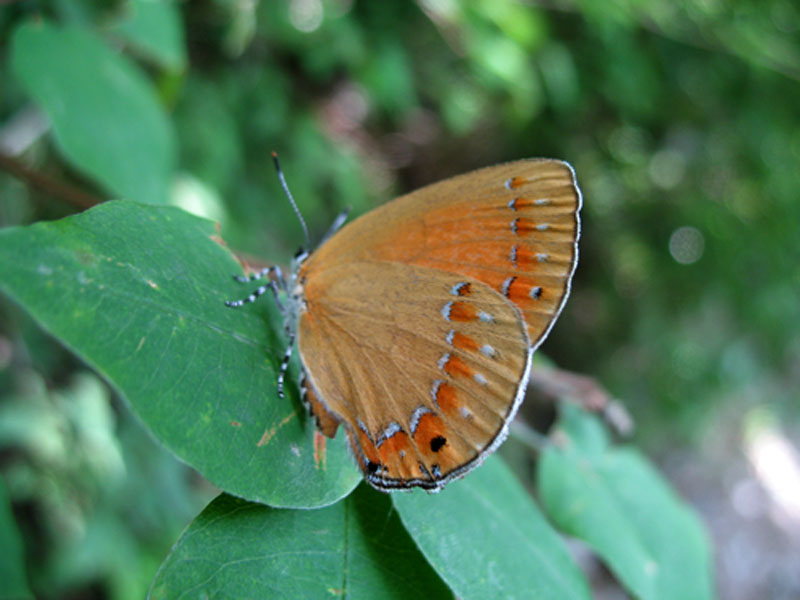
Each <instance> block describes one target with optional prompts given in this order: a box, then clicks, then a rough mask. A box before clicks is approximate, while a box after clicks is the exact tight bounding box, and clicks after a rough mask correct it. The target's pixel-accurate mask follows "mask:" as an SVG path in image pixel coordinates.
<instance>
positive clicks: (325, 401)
mask: <svg viewBox="0 0 800 600" xmlns="http://www.w3.org/2000/svg"><path fill="white" fill-rule="evenodd" d="M580 204H581V196H580V191H579V190H578V187H577V185H576V182H575V176H574V172H573V171H572V168H571V167H570V166H569V165H568V164H566V163H563V162H561V161H556V160H547V159H533V160H523V161H517V162H512V163H507V164H503V165H497V166H494V167H489V168H486V169H481V170H478V171H473V172H471V173H468V174H466V175H461V176H458V177H454V178H452V179H448V180H445V181H443V182H440V183H436V184H433V185H430V186H428V187H425V188H422V189H420V190H417V191H416V192H413V193H411V194H409V195H406V196H403V197H401V198H398V199H397V200H394V201H393V202H390V203H388V204H386V205H384V206H382V207H380V208H378V209H376V210H374V211H372V212H370V213H368V214H367V215H364V216H362V217H361V218H359V219H357V220H355V221H354V222H352V223H350V224H348V225H347V226H345V227H344V228H343V229H342V230H340V231H339V232H338V233H337V234H335V235H334V236H333V237H332V238H331V239H330V240H329V241H327V242H326V243H325V244H323V245H322V246H321V247H320V248H319V249H318V250H317V251H316V252H314V253H313V254H312V255H311V257H310V258H309V259H308V260H307V261H306V262H305V263H304V264H303V266H302V267H301V269H300V271H299V281H300V284H301V285H302V286H303V301H304V302H305V307H304V308H303V310H302V311H301V315H300V322H299V327H298V343H299V348H300V354H301V357H302V360H303V364H304V366H305V368H306V371H307V374H308V376H309V379H310V383H311V387H312V389H313V392H314V393H315V396H316V398H317V399H318V400H319V404H321V405H324V407H325V408H327V409H328V410H329V411H330V413H331V417H332V418H335V419H339V420H340V421H341V422H343V423H344V424H345V425H346V426H347V430H348V436H349V438H350V441H351V445H352V446H353V449H354V454H355V455H356V459H357V460H358V462H359V465H360V466H361V468H362V470H363V471H364V473H365V476H366V477H367V479H368V480H369V481H370V482H371V483H372V484H373V485H375V486H376V487H378V488H380V489H393V488H403V487H410V486H414V485H419V486H422V487H427V488H434V489H437V488H439V487H441V486H442V485H444V483H446V482H447V481H448V480H450V479H452V478H453V477H456V476H458V475H461V474H463V473H465V472H466V471H468V470H469V469H470V468H472V467H473V466H475V465H476V464H478V463H479V462H480V460H481V458H482V457H483V456H485V455H486V454H487V453H488V452H490V451H491V450H493V449H494V448H495V447H496V446H497V444H498V443H499V441H500V440H501V438H502V437H503V435H504V433H505V430H506V425H507V422H508V421H509V419H510V418H512V417H513V415H514V413H515V411H516V407H517V405H518V403H519V400H520V398H521V396H522V393H523V391H524V390H523V387H524V385H525V382H526V379H527V373H528V370H529V368H530V356H531V353H532V351H533V349H534V348H535V347H537V346H538V344H539V343H540V342H541V340H542V339H544V337H545V336H546V334H547V332H548V331H549V330H550V328H551V327H552V324H553V322H554V320H555V319H556V317H557V316H558V314H559V312H560V311H561V308H562V307H563V305H564V302H565V301H566V298H567V295H568V294H569V288H570V280H571V278H572V274H573V272H574V269H575V264H576V261H577V240H578V236H579V231H580V227H579V219H578V211H579V209H580ZM328 429H330V427H329V428H328Z"/></svg>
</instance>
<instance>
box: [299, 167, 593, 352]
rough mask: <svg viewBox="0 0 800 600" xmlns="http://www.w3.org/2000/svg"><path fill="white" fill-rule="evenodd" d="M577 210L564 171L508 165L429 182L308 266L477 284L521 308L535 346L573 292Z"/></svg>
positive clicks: (353, 228)
mask: <svg viewBox="0 0 800 600" xmlns="http://www.w3.org/2000/svg"><path fill="white" fill-rule="evenodd" d="M580 207H581V193H580V190H579V188H578V185H577V183H576V180H575V172H574V171H573V169H572V167H571V166H570V165H569V164H567V163H565V162H563V161H558V160H551V159H529V160H520V161H515V162H510V163H505V164H501V165H496V166H492V167H487V168H485V169H479V170H477V171H472V172H470V173H467V174H465V175H460V176H457V177H453V178H451V179H446V180H444V181H441V182H438V183H435V184H432V185H429V186H427V187H424V188H421V189H419V190H417V191H415V192H412V193H411V194H408V195H406V196H402V197H400V198H398V199H396V200H394V201H392V202H389V203H388V204H385V205H383V206H381V207H379V208H377V209H375V210H373V211H372V212H370V213H367V214H366V215H364V216H362V217H361V218H359V219H356V220H355V221H353V222H352V223H350V224H348V225H347V226H345V227H344V228H343V229H342V230H340V231H339V232H338V233H337V234H336V235H335V236H334V237H333V238H331V239H330V240H329V241H328V242H327V243H326V244H324V245H323V246H322V247H321V248H319V249H318V250H317V251H316V252H315V253H314V254H313V255H312V256H311V258H310V259H309V261H308V262H307V264H306V266H305V268H306V269H307V270H308V271H309V272H311V271H313V270H314V269H315V267H316V265H317V264H322V265H324V267H323V268H330V267H331V266H333V265H335V264H337V263H347V262H351V261H353V260H358V259H361V258H368V259H380V260H387V261H397V262H403V263H406V264H415V265H419V266H424V267H428V268H432V269H438V270H444V271H447V272H450V273H459V274H462V275H464V276H467V277H471V278H474V279H477V280H478V281H481V282H483V283H485V284H487V285H488V286H490V287H491V288H493V289H494V290H495V291H497V292H499V293H500V294H502V295H503V296H505V297H506V298H508V299H509V300H511V302H512V303H514V304H515V305H516V306H517V307H518V308H519V309H520V310H521V311H522V314H523V316H524V318H525V322H526V323H527V325H528V333H529V335H530V338H531V341H532V344H533V346H534V348H535V347H537V346H538V345H539V344H540V343H541V341H542V340H544V338H545V337H546V335H547V333H548V332H549V331H550V328H551V327H552V324H553V323H554V322H555V319H556V318H557V317H558V315H559V314H560V312H561V309H562V308H563V306H564V303H565V302H566V300H567V296H568V295H569V289H570V282H571V279H572V274H573V273H574V271H575V266H576V265H577V260H578V238H579V236H580V220H579V210H580Z"/></svg>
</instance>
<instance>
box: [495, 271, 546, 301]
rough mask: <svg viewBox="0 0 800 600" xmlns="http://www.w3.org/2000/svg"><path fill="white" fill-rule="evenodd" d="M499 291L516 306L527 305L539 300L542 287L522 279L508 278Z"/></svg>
mask: <svg viewBox="0 0 800 600" xmlns="http://www.w3.org/2000/svg"><path fill="white" fill-rule="evenodd" d="M499 291H500V292H501V293H502V294H503V295H504V296H505V297H506V298H508V299H509V300H511V301H512V302H513V303H514V304H516V305H521V304H527V303H529V302H535V301H537V300H539V299H541V297H542V294H543V290H542V287H541V286H539V285H536V284H535V283H533V282H532V281H530V280H528V279H526V278H524V277H516V276H514V277H509V278H508V279H506V281H504V282H503V285H502V286H500V288H499Z"/></svg>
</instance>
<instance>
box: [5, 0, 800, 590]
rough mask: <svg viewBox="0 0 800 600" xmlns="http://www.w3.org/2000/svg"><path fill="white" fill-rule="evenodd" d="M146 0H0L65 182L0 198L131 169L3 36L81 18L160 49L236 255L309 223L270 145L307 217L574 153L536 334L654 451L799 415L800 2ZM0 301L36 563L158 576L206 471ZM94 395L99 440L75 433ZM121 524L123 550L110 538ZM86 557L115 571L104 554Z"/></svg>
mask: <svg viewBox="0 0 800 600" xmlns="http://www.w3.org/2000/svg"><path fill="white" fill-rule="evenodd" d="M152 4H159V3H154V2H147V1H145V0H131V1H116V0H90V1H87V0H50V1H45V0H41V1H36V0H20V1H17V2H10V3H3V4H2V5H1V6H0V40H2V45H0V149H2V152H3V154H4V155H11V156H14V157H16V160H17V161H19V162H21V163H23V164H24V165H26V166H27V167H29V168H30V169H32V170H34V171H35V172H37V173H39V174H40V175H42V176H46V177H47V178H48V179H49V180H50V181H56V182H58V183H59V186H56V187H55V188H53V187H52V186H51V187H42V185H43V183H42V181H40V180H37V181H34V182H33V183H36V184H38V185H39V187H37V186H36V185H25V184H23V183H22V182H21V181H20V180H19V179H17V178H12V177H11V176H10V175H8V174H7V173H6V172H0V224H1V225H3V226H7V225H14V224H23V223H30V222H34V221H37V220H42V219H52V218H57V217H61V216H64V215H66V214H70V213H72V212H75V211H76V210H77V209H76V208H75V207H74V206H71V205H70V204H69V203H68V202H65V201H64V200H67V199H68V198H69V194H68V193H67V192H66V191H65V189H64V185H67V184H68V185H72V186H76V187H78V188H80V189H83V190H88V191H90V192H92V193H93V194H95V195H96V196H97V197H100V198H104V197H107V196H113V195H117V194H119V193H120V191H119V190H116V189H114V188H113V186H111V187H99V186H100V184H98V183H97V179H95V178H93V177H92V176H91V174H90V173H86V172H85V171H83V170H81V166H80V163H78V162H76V161H75V160H74V159H72V158H71V157H70V156H69V154H68V153H65V150H64V148H62V147H58V146H57V145H56V144H55V143H54V137H53V136H51V135H48V134H49V133H50V129H51V127H52V128H53V129H55V128H56V126H57V124H55V123H54V124H53V125H52V126H50V125H49V124H48V121H47V119H44V118H42V113H41V112H40V111H39V110H37V109H35V108H32V105H31V96H29V95H28V94H29V93H30V91H29V90H28V89H27V88H26V87H25V86H24V82H22V81H20V79H19V78H18V77H17V76H16V75H15V72H14V69H13V68H12V64H11V56H10V52H11V45H10V43H6V41H7V40H10V39H11V37H12V34H13V33H14V32H15V31H16V30H17V28H18V27H20V25H22V24H23V23H27V22H30V20H34V21H36V20H39V19H48V20H49V21H51V22H54V23H57V24H59V25H71V26H81V27H84V28H86V29H87V30H90V31H92V32H93V35H95V36H97V37H98V38H99V39H102V40H104V41H105V43H106V44H107V45H108V47H109V48H114V49H116V50H117V52H118V54H117V58H118V59H119V60H123V61H125V62H127V63H129V64H130V65H131V66H132V68H135V69H136V70H137V71H140V72H141V73H142V74H145V75H146V76H147V78H148V80H149V84H148V85H150V86H151V87H152V93H153V94H154V95H155V96H156V97H157V98H158V99H159V100H160V104H161V107H162V108H161V110H163V111H164V113H165V115H167V116H168V117H169V120H170V122H171V126H172V127H173V128H174V130H175V131H174V135H175V138H176V141H177V144H178V160H177V162H178V167H177V169H176V170H175V171H174V172H173V173H172V183H171V189H170V202H172V203H174V204H177V205H179V206H182V207H184V208H187V209H188V210H191V211H193V212H195V213H198V214H202V215H206V216H209V217H211V218H214V219H216V220H218V221H219V222H220V223H221V226H222V232H223V235H224V237H225V239H226V241H227V242H228V244H229V245H230V246H231V247H233V248H235V249H236V250H237V251H242V252H243V254H244V255H247V256H258V257H261V260H263V261H264V262H279V263H286V262H288V257H290V256H291V255H292V253H293V252H294V250H295V248H296V247H297V246H298V245H299V244H300V243H301V242H302V233H301V230H300V226H299V224H298V223H297V220H296V218H295V217H294V215H293V214H292V211H291V208H290V207H289V205H288V203H287V202H286V201H285V199H284V198H283V196H282V193H281V191H280V188H279V186H278V183H277V179H276V177H275V174H274V170H273V169H272V166H271V164H270V161H269V152H270V151H271V150H277V151H278V152H279V153H280V155H281V157H282V161H283V167H284V171H285V173H286V176H287V178H288V180H289V184H290V186H291V188H292V191H293V194H294V196H295V198H296V199H297V201H298V204H299V205H300V208H301V210H302V211H303V213H304V215H305V216H306V218H307V220H308V221H309V225H310V227H311V228H312V231H313V232H315V234H316V237H317V238H318V236H319V235H321V233H322V232H324V230H325V229H326V228H327V226H328V224H329V223H330V222H331V220H332V219H333V218H334V216H335V215H336V214H337V213H338V212H339V211H340V210H341V209H342V208H344V207H345V206H350V207H352V208H353V210H354V212H356V213H359V212H362V211H365V210H367V209H368V208H369V207H371V206H373V205H376V204H378V203H380V202H384V201H386V200H388V199H390V198H391V197H392V196H394V195H396V194H398V193H402V192H404V191H409V190H411V189H414V188H415V187H418V186H420V185H422V184H424V183H428V182H431V181H435V180H437V179H441V178H443V177H446V176H448V175H453V174H456V173H459V172H462V171H466V170H469V169H472V168H476V167H479V166H484V165H487V164H492V163H495V162H499V161H503V160H511V159H515V158H520V157H526V156H554V157H559V158H564V159H567V160H569V161H570V162H571V163H572V164H573V165H574V166H575V167H576V170H577V173H578V177H579V181H580V183H581V184H582V187H583V191H584V195H585V208H584V211H583V220H584V230H583V239H582V242H581V263H580V265H579V269H578V272H577V276H576V281H575V284H574V286H573V289H574V292H573V296H572V298H571V300H570V302H569V303H568V304H567V308H566V311H565V313H564V315H563V316H562V317H561V319H560V321H559V323H558V325H557V327H556V328H555V329H554V331H553V333H552V335H551V337H550V339H549V340H548V342H547V344H546V345H545V346H544V351H545V352H547V353H548V354H549V355H550V357H551V358H553V359H554V360H555V361H556V362H557V363H558V364H559V365H561V366H562V367H564V368H568V369H570V370H573V371H577V372H581V373H584V374H588V375H592V376H594V377H596V378H597V379H598V380H599V381H600V382H602V383H603V384H604V385H605V386H606V387H608V388H609V389H610V390H611V392H612V393H613V394H614V395H615V396H617V397H619V398H621V399H623V401H624V402H625V404H626V405H627V406H628V407H629V409H630V410H631V412H632V413H633V414H634V416H635V417H636V421H637V425H638V436H639V439H640V440H641V442H642V443H643V444H646V445H650V447H651V448H653V449H655V450H659V451H660V450H664V449H667V448H669V447H672V446H674V445H676V444H677V445H683V444H687V445H688V444H689V443H696V444H702V442H703V440H704V439H705V438H707V437H708V436H709V435H713V434H714V430H715V425H716V424H717V423H719V422H721V421H723V420H724V422H726V423H729V424H730V423H731V422H732V423H734V424H735V425H736V426H739V425H740V423H739V422H738V420H737V416H738V415H740V414H741V413H743V412H744V411H745V410H746V409H748V408H750V407H752V406H754V405H758V404H768V405H770V406H771V407H772V410H773V411H774V412H775V413H777V414H778V415H779V416H780V417H782V418H783V419H784V420H787V421H792V422H794V423H796V422H797V417H798V413H797V407H798V404H797V402H796V400H797V392H796V389H797V386H798V384H799V383H800V381H798V373H800V368H798V367H800V302H798V294H797V290H798V289H800V261H799V260H798V259H799V258H800V237H798V235H797V226H798V223H800V202H798V201H797V190H798V189H800V170H798V169H797V164H798V160H799V159H800V128H798V127H797V124H798V117H799V116H800V115H799V114H798V113H799V112H800V109H798V107H800V89H799V86H800V46H799V45H798V43H797V39H798V33H800V11H799V10H798V8H797V6H796V4H795V3H793V2H791V1H790V0H764V1H758V2H755V1H754V0H745V1H743V2H736V3H723V2H717V1H714V0H703V1H702V2H690V1H688V0H681V1H678V2H666V1H659V0H646V1H641V0H638V1H634V0H615V1H614V2H603V3H597V2H592V1H591V0H576V1H574V2H572V1H569V0H563V1H562V0H552V1H550V0H542V1H530V2H510V1H505V0H500V1H499V0H472V1H468V2H456V1H455V0H418V2H416V3H413V2H402V3H401V2H392V3H390V2H368V1H361V2H355V1H354V0H324V1H323V0H286V1H276V2H268V1H264V2H257V1H256V0H252V1H240V0H194V1H192V2H185V3H174V4H173V3H164V6H159V7H154V6H151V5H152ZM155 13H160V15H161V16H160V17H159V15H158V14H155ZM148 23H150V25H148ZM153 23H155V25H153ZM143 28H144V31H150V32H151V35H148V34H146V33H143ZM153 28H155V29H156V30H157V31H158V32H159V33H158V35H156V34H155V33H153V32H154V29H153ZM154 40H158V42H157V43H156V44H155V45H154V44H153V41H154ZM184 44H185V47H184ZM101 135H102V132H101ZM96 143H97V144H101V145H102V144H103V140H102V139H101V140H98V141H96ZM103 147H105V146H103ZM28 183H31V181H28ZM96 186H97V187H96ZM42 189H44V190H45V191H42ZM59 191H60V192H63V193H58V192H59ZM187 260H191V257H190V256H187ZM3 306H4V308H3V310H2V320H0V328H1V329H0V331H2V332H3V333H2V337H0V382H2V388H0V395H2V399H0V409H2V411H3V414H4V420H3V423H4V424H3V426H2V436H3V439H2V440H0V443H2V445H3V461H2V463H0V464H1V465H2V472H3V475H4V478H5V480H6V482H7V487H8V490H9V495H10V497H11V498H12V500H13V501H14V503H15V504H14V505H15V509H17V513H18V520H19V521H20V522H21V523H23V527H22V529H23V535H24V537H25V539H30V540H34V542H35V544H34V545H35V547H34V548H33V549H31V548H30V547H27V548H26V549H27V551H28V554H29V556H28V559H29V560H28V562H27V564H28V565H34V567H32V568H35V569H36V573H29V581H31V583H32V584H33V582H34V580H39V581H45V582H48V583H47V586H46V587H47V589H51V590H59V589H68V588H71V587H72V588H74V587H76V586H78V587H79V586H81V585H91V584H93V582H97V581H103V582H104V584H103V585H105V586H106V588H107V591H109V592H111V593H112V595H114V596H115V597H127V595H126V590H127V591H128V592H127V593H130V591H129V590H131V589H134V588H135V585H134V584H133V583H132V582H131V580H130V579H128V580H124V578H131V579H134V580H137V581H139V582H140V584H139V585H140V586H141V585H146V583H147V579H148V575H147V574H148V573H149V574H152V572H153V569H154V566H155V565H156V564H158V562H159V561H160V560H161V558H162V557H163V556H164V552H165V549H166V548H167V547H168V545H169V543H171V541H172V540H174V538H175V534H176V533H177V530H178V529H179V528H180V527H182V525H183V524H185V522H186V520H187V518H188V516H189V515H192V514H194V513H195V512H196V509H197V507H198V506H200V505H201V504H202V502H200V501H198V497H199V498H202V497H204V494H207V492H204V490H203V489H202V488H200V490H199V491H198V488H197V485H196V484H192V482H191V480H190V479H187V477H188V475H187V474H186V472H185V471H182V470H181V468H180V467H178V466H177V465H176V464H175V463H174V462H173V459H171V458H170V457H168V456H167V455H166V453H164V452H163V451H161V450H159V449H158V448H156V447H155V445H154V444H153V442H152V441H151V440H150V438H149V437H148V436H147V435H146V434H144V433H143V432H142V431H141V430H140V428H139V426H138V425H137V424H136V423H135V422H134V421H133V420H132V418H131V417H130V415H129V414H128V413H127V411H126V409H125V407H124V406H123V405H121V404H119V403H116V402H114V401H113V400H111V399H109V397H108V392H106V391H103V390H104V388H103V387H102V385H101V384H100V383H99V381H98V380H97V379H96V378H94V377H93V376H89V375H86V374H85V373H82V367H81V366H80V365H77V364H76V363H75V361H74V359H71V358H69V356H68V355H67V354H66V353H63V352H61V351H59V350H57V349H54V348H53V345H52V343H51V342H50V341H49V340H48V339H47V338H46V337H44V336H43V335H42V334H41V333H38V332H37V331H36V330H35V328H34V327H33V326H32V325H31V323H30V322H29V321H28V320H27V319H26V318H25V317H23V316H22V315H21V313H20V312H19V311H18V310H17V309H16V308H13V307H10V306H8V305H3ZM87 398H88V399H87ZM87 403H88V407H87V406H84V404H87ZM101 406H103V407H105V408H99V407H101ZM104 411H105V412H104ZM84 413H85V414H84ZM731 415H733V419H731V418H730V417H731ZM5 417H7V418H5ZM84 419H95V421H93V424H92V425H91V427H89V429H91V430H95V429H96V430H98V431H101V432H105V433H104V435H103V436H102V439H96V438H95V437H93V436H95V434H92V435H91V436H89V437H86V436H85V435H84V434H83V433H81V432H83V431H88V429H86V427H88V426H86V425H84V424H83V420H84ZM15 422H16V423H18V424H19V428H20V429H15V428H14V427H12V426H13V424H14V423H15ZM32 436H36V437H35V439H34V438H33V437H32ZM98 443H102V444H104V446H103V447H104V448H105V450H104V456H105V457H106V458H105V459H104V460H105V462H102V461H101V462H102V464H99V463H97V462H96V461H95V459H94V457H92V452H91V451H90V449H91V448H92V447H93V446H92V444H98ZM112 455H113V456H117V457H118V458H116V459H114V460H111V461H109V459H108V458H107V457H108V456H112ZM153 472H156V474H160V475H159V476H156V475H154V474H153ZM168 474H169V475H168ZM178 474H179V475H178ZM154 481H158V484H157V485H156V486H155V489H152V488H153V485H154V484H153V482H154ZM143 488H147V489H146V490H145V489H143ZM205 497H207V495H205ZM131 498H139V499H141V500H143V501H144V503H142V502H137V503H135V504H134V503H132V502H131ZM198 502H199V503H198ZM150 503H152V507H151V511H150V512H148V509H147V508H146V507H147V506H149V505H150ZM156 507H157V508H156ZM165 507H169V510H167V511H165ZM31 511H33V512H34V513H35V516H32V515H31V514H30V512H31ZM131 511H133V512H134V513H135V514H136V517H135V518H133V517H131V516H130V515H131V514H132V513H131ZM138 511H144V513H146V514H139V512H138ZM161 519H163V521H160V520H161ZM26 523H27V524H29V525H30V524H31V523H36V524H38V525H37V527H39V528H40V529H38V530H36V531H25V526H24V524H26ZM77 531H83V532H85V533H86V535H83V536H82V537H80V536H77V534H76V533H75V532H77ZM89 532H91V536H90V535H89ZM78 538H80V540H82V541H81V542H77V541H75V540H77V539H78ZM111 541H113V543H114V544H118V545H119V547H120V548H124V549H125V552H129V553H130V554H129V556H130V557H135V558H130V560H128V559H119V560H120V561H122V563H125V564H122V563H118V562H115V560H117V559H113V558H112V556H111V555H110V554H109V553H108V552H107V551H106V550H107V548H108V544H109V543H111ZM73 542H74V544H77V545H73V546H70V544H71V543H73ZM136 548H138V550H135V549H136ZM92 553H94V554H92ZM90 555H92V556H95V557H97V556H99V557H102V558H103V559H105V562H103V561H100V562H93V560H92V559H91V558H89V556H90ZM126 561H127V562H126ZM130 561H133V562H130ZM97 564H102V565H104V566H103V569H104V571H103V573H97V572H95V573H92V572H90V570H89V566H88V565H94V566H96V565H97ZM131 564H134V565H137V566H136V567H135V568H130V565H131ZM125 566H127V567H129V568H127V569H125V568H123V567H125ZM137 578H138V579H137ZM123 580H124V581H123ZM87 582H88V583H87ZM139 589H140V590H141V589H142V588H141V587H140V588H139ZM34 591H35V592H37V593H42V591H41V590H40V589H36V588H35V587H34ZM54 594H55V592H54ZM133 595H137V594H133ZM138 595H139V596H141V593H139V594H138ZM131 597H133V596H131Z"/></svg>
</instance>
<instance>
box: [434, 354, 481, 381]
mask: <svg viewBox="0 0 800 600" xmlns="http://www.w3.org/2000/svg"><path fill="white" fill-rule="evenodd" d="M439 367H440V368H441V369H442V370H443V371H444V372H445V373H447V374H448V375H450V376H451V377H459V376H462V377H470V378H471V377H474V375H475V372H474V371H473V370H472V369H471V368H470V367H469V365H467V363H465V362H464V361H463V360H461V359H460V358H459V357H458V356H455V355H454V354H450V353H447V354H445V355H444V356H442V358H441V359H439Z"/></svg>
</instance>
